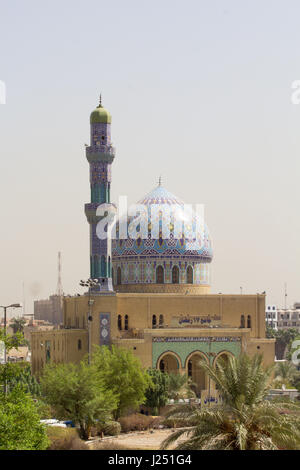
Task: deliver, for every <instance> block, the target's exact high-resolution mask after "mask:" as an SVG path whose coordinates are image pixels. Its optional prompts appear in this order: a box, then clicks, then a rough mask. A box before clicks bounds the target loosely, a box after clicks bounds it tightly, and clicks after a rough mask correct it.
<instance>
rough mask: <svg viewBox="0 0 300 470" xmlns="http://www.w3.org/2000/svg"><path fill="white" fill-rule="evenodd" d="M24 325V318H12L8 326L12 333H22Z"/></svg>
mask: <svg viewBox="0 0 300 470" xmlns="http://www.w3.org/2000/svg"><path fill="white" fill-rule="evenodd" d="M25 325H26V320H24V318H12V323H11V324H10V326H11V327H12V329H13V332H14V334H16V333H22V334H23V333H24V326H25Z"/></svg>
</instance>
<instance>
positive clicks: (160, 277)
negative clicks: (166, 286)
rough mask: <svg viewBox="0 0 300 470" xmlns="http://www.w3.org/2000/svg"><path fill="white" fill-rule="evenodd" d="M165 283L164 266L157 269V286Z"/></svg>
mask: <svg viewBox="0 0 300 470" xmlns="http://www.w3.org/2000/svg"><path fill="white" fill-rule="evenodd" d="M163 283H164V268H163V267H162V266H157V268H156V284H163Z"/></svg>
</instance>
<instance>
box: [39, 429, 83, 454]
mask: <svg viewBox="0 0 300 470" xmlns="http://www.w3.org/2000/svg"><path fill="white" fill-rule="evenodd" d="M47 435H48V438H49V440H50V446H49V447H48V450H89V447H88V445H87V444H85V442H84V441H82V440H81V439H80V438H79V436H78V432H77V430H76V429H75V428H60V427H59V426H48V427H47Z"/></svg>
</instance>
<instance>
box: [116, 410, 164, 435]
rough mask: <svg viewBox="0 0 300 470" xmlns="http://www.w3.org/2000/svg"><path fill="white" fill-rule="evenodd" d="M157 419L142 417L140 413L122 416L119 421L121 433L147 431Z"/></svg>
mask: <svg viewBox="0 0 300 470" xmlns="http://www.w3.org/2000/svg"><path fill="white" fill-rule="evenodd" d="M157 420H158V418H153V417H152V416H146V415H142V414H141V413H135V414H132V415H129V416H124V417H122V418H120V419H119V422H120V424H121V429H122V432H129V431H146V430H147V429H151V428H153V426H154V425H155V423H156V422H157Z"/></svg>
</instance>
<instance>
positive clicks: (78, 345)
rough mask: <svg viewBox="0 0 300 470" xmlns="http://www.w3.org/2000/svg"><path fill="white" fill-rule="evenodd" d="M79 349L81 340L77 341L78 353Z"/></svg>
mask: <svg viewBox="0 0 300 470" xmlns="http://www.w3.org/2000/svg"><path fill="white" fill-rule="evenodd" d="M81 347H82V344H81V339H79V340H78V343H77V348H78V351H80V349H81Z"/></svg>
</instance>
